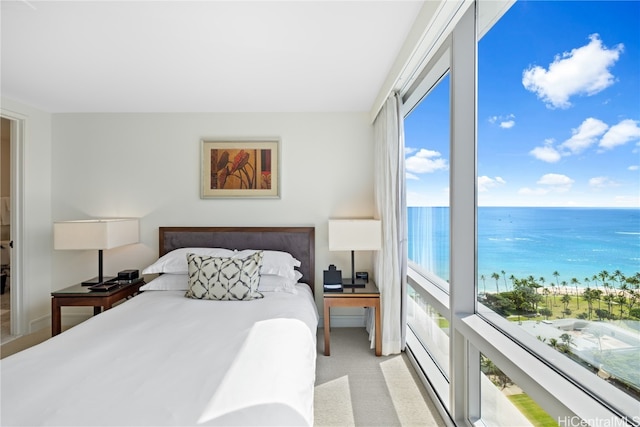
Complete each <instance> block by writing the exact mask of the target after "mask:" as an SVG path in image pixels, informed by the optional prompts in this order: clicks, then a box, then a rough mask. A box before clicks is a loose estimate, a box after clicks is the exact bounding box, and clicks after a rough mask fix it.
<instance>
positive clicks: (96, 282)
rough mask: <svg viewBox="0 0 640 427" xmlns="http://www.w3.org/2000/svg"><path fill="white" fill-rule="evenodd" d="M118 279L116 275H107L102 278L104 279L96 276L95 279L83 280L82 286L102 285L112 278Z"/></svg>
mask: <svg viewBox="0 0 640 427" xmlns="http://www.w3.org/2000/svg"><path fill="white" fill-rule="evenodd" d="M114 279H116V277H114V276H105V277H103V278H102V280H100V278H99V277H94V278H93V279H89V280H85V281H84V282H82V283H81V284H82V286H95V285H102V284H103V283H106V282H109V281H111V280H114Z"/></svg>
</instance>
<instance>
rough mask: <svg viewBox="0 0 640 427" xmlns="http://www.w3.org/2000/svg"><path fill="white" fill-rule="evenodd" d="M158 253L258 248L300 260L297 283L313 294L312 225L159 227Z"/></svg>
mask: <svg viewBox="0 0 640 427" xmlns="http://www.w3.org/2000/svg"><path fill="white" fill-rule="evenodd" d="M159 237H160V244H159V246H158V250H159V252H160V254H159V255H160V256H163V255H165V254H166V253H168V252H170V251H172V250H174V249H179V248H227V249H237V250H243V249H262V250H273V251H285V252H289V253H290V254H291V255H292V256H293V257H295V258H296V259H298V260H300V263H301V266H300V267H299V268H298V270H299V271H300V273H302V279H300V282H303V283H307V284H308V285H309V286H310V287H311V291H312V292H314V293H315V284H314V278H315V228H314V227H160V229H159Z"/></svg>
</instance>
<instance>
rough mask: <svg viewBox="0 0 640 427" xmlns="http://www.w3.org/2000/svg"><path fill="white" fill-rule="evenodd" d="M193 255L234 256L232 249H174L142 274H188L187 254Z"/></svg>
mask: <svg viewBox="0 0 640 427" xmlns="http://www.w3.org/2000/svg"><path fill="white" fill-rule="evenodd" d="M188 253H192V254H196V255H205V256H214V257H227V258H230V257H232V256H233V251H232V250H231V249H223V248H180V249H174V250H172V251H171V252H169V253H167V254H166V255H164V256H162V257H161V258H159V259H158V260H157V261H156V262H154V263H153V264H151V265H150V266H148V267H147V268H145V269H144V270H142V274H156V273H173V274H187V272H188V271H189V268H188V267H187V254H188Z"/></svg>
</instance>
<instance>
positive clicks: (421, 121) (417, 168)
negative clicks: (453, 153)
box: [404, 75, 450, 282]
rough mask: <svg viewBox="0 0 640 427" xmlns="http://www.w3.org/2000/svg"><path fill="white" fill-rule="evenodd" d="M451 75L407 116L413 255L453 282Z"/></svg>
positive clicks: (428, 269)
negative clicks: (450, 249) (450, 269)
mask: <svg viewBox="0 0 640 427" xmlns="http://www.w3.org/2000/svg"><path fill="white" fill-rule="evenodd" d="M449 90H450V88H449V77H448V75H445V77H443V78H442V79H441V80H440V81H438V82H437V83H436V84H435V85H434V86H433V87H432V88H431V90H430V91H429V93H428V94H427V96H426V97H425V98H424V99H422V100H421V101H420V103H419V104H418V105H417V106H416V107H415V108H414V109H413V110H412V111H411V112H410V113H409V115H408V116H407V117H406V118H405V122H404V127H405V167H406V171H407V205H408V211H407V222H408V227H409V229H408V257H409V260H410V261H412V262H414V263H415V264H417V267H418V268H421V269H424V270H425V272H426V273H427V274H430V275H432V276H434V277H437V278H439V279H441V280H442V281H443V282H448V281H449V141H450V135H449V124H450V121H449V107H450V106H449Z"/></svg>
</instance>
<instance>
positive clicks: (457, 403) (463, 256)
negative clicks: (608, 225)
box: [401, 0, 640, 426]
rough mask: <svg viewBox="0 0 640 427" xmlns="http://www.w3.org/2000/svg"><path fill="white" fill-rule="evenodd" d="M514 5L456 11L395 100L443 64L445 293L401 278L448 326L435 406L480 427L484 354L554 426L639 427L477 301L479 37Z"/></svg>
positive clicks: (422, 279) (616, 394) (607, 391)
mask: <svg viewBox="0 0 640 427" xmlns="http://www.w3.org/2000/svg"><path fill="white" fill-rule="evenodd" d="M513 3H514V1H513V0H508V1H495V2H484V1H482V2H480V8H481V9H482V8H485V7H486V8H487V9H482V10H483V13H484V14H483V15H479V14H478V13H477V11H476V10H477V2H467V3H465V4H464V5H463V6H461V7H460V8H459V9H458V11H457V14H456V16H455V17H454V19H452V21H454V22H455V26H454V27H453V28H451V29H448V28H443V29H442V32H443V34H444V35H445V37H438V39H441V41H440V42H439V43H440V44H439V45H438V46H436V47H437V49H436V50H435V51H436V52H437V54H434V55H433V57H432V59H431V60H430V62H429V64H428V65H427V66H426V67H425V69H424V70H423V71H422V72H421V73H420V79H421V80H417V81H416V82H414V83H413V85H412V87H411V88H410V91H409V90H408V91H407V92H405V93H401V95H402V100H403V104H402V106H401V113H402V114H403V116H406V115H408V114H409V113H410V112H411V110H412V109H413V108H415V106H416V105H417V104H418V103H419V102H420V101H421V100H422V99H423V98H424V97H425V96H426V95H427V94H428V91H429V90H430V88H431V87H433V86H434V85H435V84H437V82H438V81H439V79H440V78H441V77H442V76H443V75H444V74H443V73H442V67H443V65H448V63H449V62H448V61H450V64H451V67H450V69H449V70H448V72H449V74H450V78H451V81H450V90H451V96H450V105H451V115H450V125H451V146H450V155H451V160H450V167H451V173H450V207H449V208H450V232H451V236H450V251H451V253H450V287H449V290H450V292H449V293H448V294H447V292H446V290H443V289H442V288H441V287H440V286H438V284H437V283H436V282H437V281H436V280H432V278H430V277H429V276H428V275H425V274H424V273H423V272H421V271H420V269H419V268H418V267H417V266H415V265H414V264H413V263H411V262H409V264H408V275H407V280H408V283H409V284H410V285H411V286H412V287H413V288H414V289H415V290H416V292H419V293H420V295H421V296H422V297H423V298H424V299H425V300H426V301H427V303H429V304H430V305H432V306H433V307H434V308H435V309H436V310H438V311H439V313H440V314H442V315H443V316H445V317H447V318H448V320H449V321H450V325H451V330H450V334H449V337H450V349H449V354H450V358H451V360H450V372H449V376H450V378H449V380H450V382H448V383H447V385H448V387H449V395H448V399H441V400H438V401H437V403H438V404H439V405H440V409H441V411H443V414H442V415H443V416H444V418H445V419H447V420H452V423H455V424H456V425H484V423H483V421H482V408H481V395H480V375H481V371H480V353H482V354H484V355H485V356H486V357H488V358H489V359H491V360H492V361H494V362H495V363H496V364H497V365H499V366H500V369H502V370H503V372H505V373H506V374H507V375H508V376H509V377H510V378H512V379H513V380H514V381H515V382H516V383H517V384H518V385H519V386H520V387H521V388H522V389H523V390H524V391H525V392H526V393H527V394H529V395H530V396H531V397H532V398H533V399H534V400H536V402H537V403H538V404H539V405H540V406H541V407H542V408H543V409H544V410H545V411H547V412H548V413H549V414H550V415H551V416H552V417H554V418H555V419H556V420H558V421H559V422H561V420H565V422H566V423H578V424H576V425H580V424H579V421H578V420H575V419H573V418H572V417H578V418H579V419H581V420H584V421H586V422H587V423H589V424H596V425H598V424H600V425H621V422H624V423H627V424H629V425H635V426H640V417H638V416H636V415H635V412H634V409H637V401H636V400H635V399H633V398H632V397H631V396H628V395H626V394H625V393H623V392H621V391H620V390H617V389H616V388H615V387H614V386H612V385H609V384H604V385H605V386H608V387H604V390H603V387H602V386H603V384H602V383H599V382H598V381H597V380H598V379H597V378H596V377H595V376H593V375H592V374H591V373H589V372H587V371H584V372H581V371H582V370H581V369H576V368H577V367H576V366H573V365H572V362H571V361H569V360H560V361H558V360H555V361H554V363H550V362H549V361H547V360H545V358H546V359H549V360H551V359H554V356H557V355H556V354H555V353H553V351H552V350H550V349H546V348H542V347H544V346H539V345H538V346H537V347H538V348H536V349H535V352H534V351H532V350H530V349H529V348H528V347H530V345H527V344H532V343H531V342H528V343H527V340H528V339H529V338H526V337H520V336H519V334H518V333H513V332H514V331H512V330H511V331H510V329H512V328H510V327H509V326H512V325H506V323H507V321H506V320H504V319H502V318H500V319H497V318H495V316H492V315H491V314H487V313H486V310H485V307H483V306H482V305H480V304H479V303H478V302H477V299H476V295H477V289H478V283H477V277H476V276H477V274H476V271H477V253H476V252H477V251H476V248H477V244H476V239H477V218H476V216H477V173H476V165H477V159H476V148H477V125H476V112H477V47H478V40H479V38H480V36H479V35H482V34H484V33H486V32H487V31H488V30H489V29H490V28H491V26H492V25H493V23H495V22H497V21H498V20H499V19H500V18H501V17H502V15H503V14H504V13H505V12H506V11H507V10H508V9H509V7H511V5H512V4H513ZM432 51H433V49H432ZM433 58H435V59H433ZM470 123H471V125H470ZM405 209H406V206H405ZM471 242H472V244H471ZM469 260H473V262H469ZM496 316H497V315H496ZM407 337H408V338H407V347H408V350H409V351H408V354H409V355H410V360H411V361H412V363H414V364H417V363H418V362H417V360H416V357H414V356H413V354H412V353H414V352H417V351H419V349H417V348H416V342H415V340H413V339H411V338H410V333H409V331H408V333H407ZM518 339H521V340H522V342H518ZM533 346H534V347H536V346H535V345H533ZM538 350H539V351H538ZM417 368H418V369H417V370H418V372H419V374H421V378H422V380H423V382H424V383H425V385H427V387H428V388H429V389H430V390H429V392H430V393H431V395H432V397H433V396H434V395H435V396H436V397H437V395H438V393H442V389H443V387H446V385H445V384H444V383H442V381H441V379H440V378H434V377H433V376H434V375H435V374H434V372H435V371H434V370H433V367H429V366H427V367H420V366H419V365H417ZM563 370H564V371H565V372H566V371H569V372H570V373H571V376H569V375H567V374H566V373H565V372H561V371H563ZM574 373H575V374H574ZM425 374H426V375H425ZM440 375H441V374H440ZM429 376H431V378H430V377H429ZM436 377H437V376H436ZM434 388H436V390H434ZM438 388H439V389H438ZM434 393H435V394H434ZM603 423H607V424H603ZM569 425H573V424H569Z"/></svg>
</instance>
